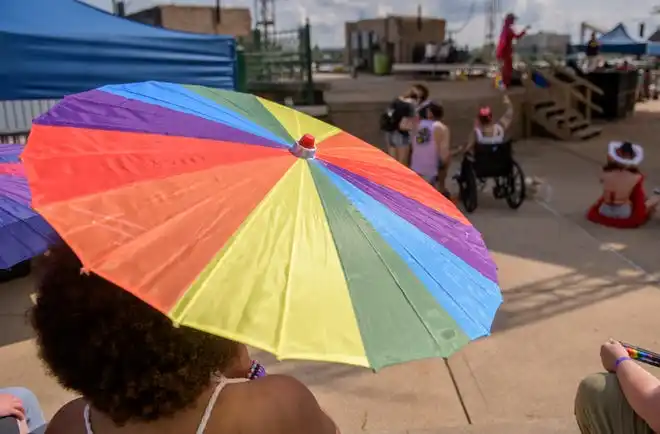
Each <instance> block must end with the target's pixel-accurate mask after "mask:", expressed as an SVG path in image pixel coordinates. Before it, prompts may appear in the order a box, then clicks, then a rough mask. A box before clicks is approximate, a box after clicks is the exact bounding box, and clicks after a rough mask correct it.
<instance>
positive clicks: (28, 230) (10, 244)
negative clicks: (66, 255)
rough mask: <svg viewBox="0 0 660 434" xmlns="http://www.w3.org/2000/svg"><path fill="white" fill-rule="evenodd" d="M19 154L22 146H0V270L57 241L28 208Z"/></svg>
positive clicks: (43, 222) (36, 253)
mask: <svg viewBox="0 0 660 434" xmlns="http://www.w3.org/2000/svg"><path fill="white" fill-rule="evenodd" d="M22 150H23V146H22V145H0V270H7V269H9V268H11V267H13V266H14V265H16V264H18V263H19V262H23V261H25V260H27V259H30V258H32V257H34V256H37V255H40V254H41V253H43V252H44V251H46V249H48V246H50V245H51V244H52V243H53V242H56V241H57V235H56V234H55V231H54V230H53V229H52V228H51V227H50V226H49V225H48V223H46V222H45V221H44V219H43V218H42V217H41V216H40V215H38V214H37V213H36V212H34V211H33V210H32V208H30V190H29V188H28V183H27V179H25V173H24V171H23V166H22V164H21V163H20V158H19V156H20V154H21V151H22Z"/></svg>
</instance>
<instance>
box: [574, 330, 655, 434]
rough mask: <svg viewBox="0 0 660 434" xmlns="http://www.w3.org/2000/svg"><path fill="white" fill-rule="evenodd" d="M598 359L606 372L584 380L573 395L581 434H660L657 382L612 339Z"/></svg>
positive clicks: (604, 345)
mask: <svg viewBox="0 0 660 434" xmlns="http://www.w3.org/2000/svg"><path fill="white" fill-rule="evenodd" d="M600 358H601V361H602V363H603V368H605V370H606V371H607V372H606V373H600V374H593V375H590V376H588V377H586V378H585V379H584V380H582V381H581V382H580V385H579V387H578V391H577V395H576V396H575V418H576V419H577V423H578V426H579V427H580V431H581V432H582V434H653V433H654V432H660V380H659V379H657V378H656V377H654V376H653V375H651V374H650V373H649V372H647V371H646V370H645V369H644V368H642V367H641V366H640V365H638V364H637V363H636V362H635V361H634V360H632V359H631V358H630V357H629V356H628V351H627V350H626V349H625V348H624V347H623V346H622V345H621V344H620V343H619V342H616V341H614V340H611V339H610V340H609V341H607V342H605V343H604V344H603V345H602V346H601V348H600Z"/></svg>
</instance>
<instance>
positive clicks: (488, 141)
mask: <svg viewBox="0 0 660 434" xmlns="http://www.w3.org/2000/svg"><path fill="white" fill-rule="evenodd" d="M474 133H475V135H476V136H477V143H478V144H480V145H499V144H500V143H502V142H504V128H503V127H502V125H500V124H499V123H497V124H495V125H493V135H492V136H489V137H485V136H484V133H483V132H482V131H481V129H480V128H475V129H474Z"/></svg>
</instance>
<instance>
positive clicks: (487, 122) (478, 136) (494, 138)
mask: <svg viewBox="0 0 660 434" xmlns="http://www.w3.org/2000/svg"><path fill="white" fill-rule="evenodd" d="M502 101H503V102H504V106H505V111H504V114H503V115H502V117H501V118H499V119H498V120H497V121H494V120H493V111H492V109H491V108H490V107H488V106H485V107H481V108H480V109H479V114H478V115H477V120H476V122H475V126H474V130H473V131H472V134H471V135H470V138H469V140H468V143H467V146H466V148H465V152H466V154H468V155H473V152H474V147H475V146H493V145H501V144H502V143H504V142H505V141H506V138H505V136H506V131H507V130H508V129H509V126H510V125H511V122H512V121H513V104H511V99H509V96H508V95H507V94H506V93H505V94H504V96H503V97H502Z"/></svg>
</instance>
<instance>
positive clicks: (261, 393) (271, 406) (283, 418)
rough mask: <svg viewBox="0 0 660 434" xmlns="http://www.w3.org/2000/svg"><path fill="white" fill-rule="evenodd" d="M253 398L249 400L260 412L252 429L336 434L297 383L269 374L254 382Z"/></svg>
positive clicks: (321, 411)
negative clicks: (257, 423) (265, 426)
mask: <svg viewBox="0 0 660 434" xmlns="http://www.w3.org/2000/svg"><path fill="white" fill-rule="evenodd" d="M253 385H254V386H259V387H258V388H255V389H258V390H255V391H254V399H253V400H251V401H249V402H252V403H253V406H257V402H258V405H259V406H260V407H261V406H262V405H263V407H261V409H262V410H263V411H261V412H260V413H259V414H260V415H261V417H260V418H259V419H260V420H259V425H258V426H257V425H255V429H256V428H258V429H261V430H263V428H264V425H267V426H269V427H270V428H271V431H272V432H286V433H288V434H308V433H315V434H339V428H337V426H336V425H335V423H334V422H333V420H332V419H330V417H329V416H328V415H327V414H326V413H325V412H324V411H323V409H321V407H320V406H319V403H318V401H317V400H316V398H315V397H314V395H313V394H312V392H311V391H310V390H309V389H308V388H307V387H306V386H305V385H304V384H302V383H301V382H299V381H298V380H296V379H294V378H292V377H287V376H282V375H270V376H268V377H264V378H262V379H260V380H258V381H255V382H254V384H253Z"/></svg>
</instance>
